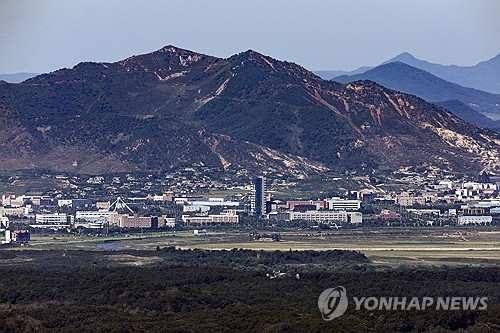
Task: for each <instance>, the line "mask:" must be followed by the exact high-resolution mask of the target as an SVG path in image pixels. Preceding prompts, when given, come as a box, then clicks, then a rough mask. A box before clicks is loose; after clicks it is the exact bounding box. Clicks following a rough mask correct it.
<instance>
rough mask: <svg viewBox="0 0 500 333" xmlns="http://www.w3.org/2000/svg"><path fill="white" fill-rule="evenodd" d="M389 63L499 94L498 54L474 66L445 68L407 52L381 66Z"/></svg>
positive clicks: (499, 56)
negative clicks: (404, 65) (399, 63)
mask: <svg viewBox="0 0 500 333" xmlns="http://www.w3.org/2000/svg"><path fill="white" fill-rule="evenodd" d="M390 62H402V63H405V64H408V65H410V66H413V67H416V68H420V69H422V70H424V71H426V72H429V73H431V74H433V75H435V76H437V77H439V78H441V79H443V80H446V81H450V82H453V83H456V84H459V85H461V86H464V87H468V88H474V89H478V90H483V91H486V92H489V93H493V94H499V93H500V54H498V55H496V56H495V57H493V58H491V59H489V60H486V61H483V62H480V63H478V64H477V65H474V66H456V65H450V66H445V65H440V64H433V63H431V62H428V61H425V60H420V59H417V58H415V57H414V56H413V55H411V54H410V53H408V52H404V53H401V54H400V55H398V56H396V57H394V58H392V59H390V60H387V61H386V62H384V63H383V64H387V63H390Z"/></svg>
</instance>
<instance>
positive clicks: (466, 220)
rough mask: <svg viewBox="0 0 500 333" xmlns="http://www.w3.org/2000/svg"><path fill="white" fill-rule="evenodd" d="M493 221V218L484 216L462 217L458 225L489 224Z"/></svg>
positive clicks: (459, 218)
mask: <svg viewBox="0 0 500 333" xmlns="http://www.w3.org/2000/svg"><path fill="white" fill-rule="evenodd" d="M491 221H493V218H492V217H491V216H484V215H462V216H459V217H458V222H457V224H458V225H466V224H489V223H491Z"/></svg>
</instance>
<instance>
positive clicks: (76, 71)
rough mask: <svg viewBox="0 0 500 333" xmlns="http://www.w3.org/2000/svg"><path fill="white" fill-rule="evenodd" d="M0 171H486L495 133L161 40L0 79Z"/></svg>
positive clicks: (363, 89) (413, 105) (272, 66)
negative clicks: (14, 79)
mask: <svg viewBox="0 0 500 333" xmlns="http://www.w3.org/2000/svg"><path fill="white" fill-rule="evenodd" d="M0 108H1V110H2V113H1V117H2V119H1V120H0V129H1V131H0V133H1V134H0V145H1V146H2V150H3V154H2V157H3V158H2V159H1V160H0V167H2V168H3V169H5V170H10V169H20V168H22V169H32V168H44V169H49V170H59V171H69V172H77V173H91V174H93V173H107V172H111V171H134V170H142V171H146V170H147V171H158V172H159V171H165V170H169V169H171V168H176V167H179V166H186V165H199V166H210V167H216V168H220V169H223V168H226V169H230V168H233V169H237V170H242V172H248V173H253V172H263V171H274V172H279V173H285V174H293V175H296V176H297V175H300V176H308V175H310V174H312V173H317V172H322V171H324V170H326V169H334V170H339V171H342V170H356V171H358V172H371V171H372V170H375V171H377V170H396V169H399V168H408V167H410V168H424V169H433V168H434V169H435V168H441V169H444V170H450V171H457V172H467V173H475V172H478V171H479V170H482V169H484V168H486V169H488V170H490V171H493V172H497V171H498V167H499V166H498V152H499V150H498V145H499V143H500V141H499V137H498V136H497V135H496V134H494V133H493V132H489V131H485V130H482V129H479V128H477V127H474V126H472V125H470V124H468V123H465V122H464V121H462V120H461V119H459V118H457V117H455V116H453V115H452V114H450V113H449V112H447V111H446V110H444V109H441V108H439V107H437V106H435V105H432V104H429V103H427V102H425V101H423V100H421V99H419V98H417V97H414V96H411V95H407V94H404V93H399V92H395V91H391V90H388V89H386V88H384V87H382V86H380V85H378V84H375V83H373V82H369V81H359V82H354V83H351V84H347V85H342V84H339V83H335V82H328V81H324V80H322V79H320V78H319V77H317V76H316V75H314V74H312V73H311V72H309V71H307V70H305V69H304V68H302V67H300V66H298V65H296V64H293V63H289V62H283V61H277V60H275V59H272V58H270V57H267V56H264V55H261V54H259V53H257V52H255V51H251V50H250V51H247V52H243V53H240V54H237V55H235V56H232V57H230V58H229V59H220V58H215V57H211V56H207V55H203V54H199V53H195V52H191V51H187V50H182V49H179V48H176V47H173V46H166V47H164V48H162V49H160V50H158V51H156V52H153V53H150V54H146V55H140V56H134V57H130V58H128V59H125V60H123V61H119V62H116V63H81V64H78V65H77V66H75V67H74V68H72V69H62V70H59V71H56V72H53V73H50V74H44V75H40V76H37V77H35V78H32V79H29V80H27V81H25V82H23V83H21V84H7V83H2V84H0Z"/></svg>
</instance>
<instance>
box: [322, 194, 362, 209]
mask: <svg viewBox="0 0 500 333" xmlns="http://www.w3.org/2000/svg"><path fill="white" fill-rule="evenodd" d="M326 201H327V204H328V209H330V210H337V211H342V210H359V209H360V208H361V200H352V199H341V198H339V197H333V198H331V199H327V200H326Z"/></svg>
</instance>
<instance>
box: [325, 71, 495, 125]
mask: <svg viewBox="0 0 500 333" xmlns="http://www.w3.org/2000/svg"><path fill="white" fill-rule="evenodd" d="M333 80H334V81H337V82H341V83H348V82H353V81H357V80H372V81H375V82H377V83H379V84H381V85H383V86H385V87H388V88H391V89H395V90H399V91H403V92H406V93H410V94H414V95H417V96H419V97H421V98H423V99H425V100H427V101H429V102H439V103H440V102H447V101H453V100H456V101H460V102H462V103H463V104H465V105H466V106H468V107H469V112H468V114H466V113H464V112H461V117H462V118H463V119H464V120H467V121H470V122H472V123H474V124H477V125H482V126H484V125H486V127H490V128H500V122H498V121H495V120H498V119H500V95H495V94H490V93H487V92H484V91H481V90H476V89H472V88H465V87H462V86H460V85H458V84H455V83H451V82H448V81H446V80H443V79H441V78H438V77H436V76H434V75H432V74H430V73H428V72H426V71H424V70H422V69H419V68H416V67H413V66H410V65H407V64H405V63H402V62H389V63H386V64H383V65H380V66H378V67H375V68H373V69H370V70H368V71H366V72H364V73H362V74H356V75H349V76H339V77H336V78H334V79H333ZM449 107H450V108H449V110H450V111H452V112H454V113H455V114H457V115H458V113H460V110H457V112H458V113H457V112H455V110H454V109H453V107H454V105H452V104H449ZM461 108H463V107H461ZM478 113H479V114H478ZM481 114H482V115H485V116H487V117H488V118H490V121H489V122H487V121H486V119H484V116H482V115H481ZM463 116H465V118H464V117H463ZM474 118H478V121H479V122H476V121H475V120H474Z"/></svg>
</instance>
